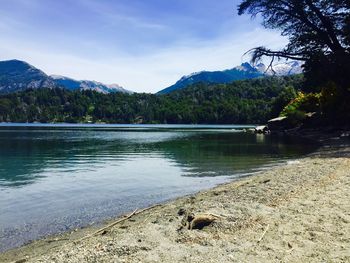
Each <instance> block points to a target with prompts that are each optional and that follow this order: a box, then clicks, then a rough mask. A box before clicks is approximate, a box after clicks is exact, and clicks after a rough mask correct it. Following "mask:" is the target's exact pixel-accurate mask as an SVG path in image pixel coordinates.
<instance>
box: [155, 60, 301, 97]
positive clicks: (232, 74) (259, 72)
mask: <svg viewBox="0 0 350 263" xmlns="http://www.w3.org/2000/svg"><path fill="white" fill-rule="evenodd" d="M272 69H273V70H272ZM272 69H271V68H269V69H267V67H266V66H265V64H263V63H260V64H257V65H255V66H253V65H251V64H250V63H247V62H246V63H243V64H242V65H240V66H237V67H234V68H232V69H228V70H223V71H200V72H196V73H192V74H190V75H187V76H183V77H182V78H181V79H180V80H179V81H177V82H176V83H175V84H174V85H172V86H170V87H168V88H166V89H163V90H161V91H159V92H158V94H167V93H170V92H172V91H175V90H178V89H183V88H186V87H188V86H190V85H192V84H195V83H199V82H204V83H231V82H233V81H236V80H244V79H252V78H258V77H264V76H272V75H276V76H286V75H293V74H299V73H302V63H300V62H298V61H287V62H285V63H278V64H275V65H274V66H273V67H272Z"/></svg>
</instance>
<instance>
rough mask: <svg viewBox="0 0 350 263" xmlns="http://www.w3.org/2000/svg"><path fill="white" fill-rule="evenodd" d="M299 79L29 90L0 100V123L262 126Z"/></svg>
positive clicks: (288, 96) (296, 85) (298, 82)
mask: <svg viewBox="0 0 350 263" xmlns="http://www.w3.org/2000/svg"><path fill="white" fill-rule="evenodd" d="M301 81H302V76H291V77H270V78H259V79H253V80H244V81H236V82H233V83H231V84H204V83H199V84H195V85H193V86H191V87H189V88H186V89H182V90H178V91H175V92H172V93H170V94H166V95H156V94H144V93H141V94H140V93H135V94H125V93H114V94H101V93H97V92H94V91H67V90H63V89H58V88H57V89H35V90H34V89H31V90H26V91H24V92H20V93H13V94H8V95H2V96H0V121H11V122H70V123H75V122H96V123H101V122H103V123H168V124H233V123H242V124H243V123H264V122H266V121H267V120H268V119H270V118H272V117H275V116H276V115H275V112H276V109H278V108H280V107H281V105H282V104H283V103H284V102H285V101H287V100H288V99H289V98H290V97H292V96H293V94H294V93H295V91H294V89H299V88H298V87H299V86H300V83H301Z"/></svg>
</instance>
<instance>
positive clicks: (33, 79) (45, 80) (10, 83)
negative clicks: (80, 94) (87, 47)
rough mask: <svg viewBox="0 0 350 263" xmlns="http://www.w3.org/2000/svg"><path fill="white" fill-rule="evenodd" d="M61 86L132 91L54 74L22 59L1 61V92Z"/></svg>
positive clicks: (102, 90) (112, 85) (70, 88)
mask: <svg viewBox="0 0 350 263" xmlns="http://www.w3.org/2000/svg"><path fill="white" fill-rule="evenodd" d="M55 87H61V88H65V89H68V90H77V89H80V90H95V91H97V92H101V93H115V92H124V93H132V92H131V91H128V90H126V89H124V88H122V87H121V86H119V85H118V84H110V85H107V84H103V83H100V82H97V81H89V80H82V81H78V80H74V79H71V78H67V77H63V76H58V75H52V76H48V75H46V74H45V73H44V72H43V71H41V70H40V69H37V68H35V67H34V66H32V65H30V64H28V63H27V62H25V61H20V60H7V61H0V93H11V92H16V91H23V90H26V89H30V88H32V89H38V88H55Z"/></svg>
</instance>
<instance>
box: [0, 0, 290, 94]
mask: <svg viewBox="0 0 350 263" xmlns="http://www.w3.org/2000/svg"><path fill="white" fill-rule="evenodd" d="M239 2H240V1H238V0H220V1H217V0H60V1H57V0H0V5H1V9H0V17H1V19H0V34H1V42H0V59H1V60H5V59H13V58H16V59H21V60H25V61H27V62H29V63H31V64H33V65H34V66H36V67H38V68H40V69H42V70H44V71H45V72H46V73H48V74H59V75H64V76H68V77H72V78H76V79H89V80H96V81H101V82H104V83H118V84H120V85H122V86H123V87H125V88H127V89H130V90H134V91H138V92H141V91H144V92H156V91H158V90H160V89H162V88H165V87H167V86H169V85H171V84H173V83H174V82H175V81H176V80H178V79H179V78H180V77H181V76H183V75H186V74H189V73H191V72H196V71H201V70H221V69H227V68H232V67H234V66H236V65H238V64H240V63H242V62H243V61H246V60H248V59H249V58H248V57H243V58H242V55H243V53H244V52H245V51H247V50H248V49H250V48H252V47H255V46H258V45H266V46H269V47H272V48H279V47H281V46H283V45H284V44H285V42H286V41H285V39H283V38H282V37H281V36H280V35H279V33H278V32H274V31H267V30H265V29H263V28H262V26H260V24H259V21H254V20H251V19H250V18H249V17H247V16H238V15H237V12H236V9H237V4H238V3H239Z"/></svg>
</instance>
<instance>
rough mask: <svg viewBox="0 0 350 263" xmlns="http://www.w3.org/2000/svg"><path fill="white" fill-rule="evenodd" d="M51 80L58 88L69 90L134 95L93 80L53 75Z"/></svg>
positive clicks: (118, 87)
mask: <svg viewBox="0 0 350 263" xmlns="http://www.w3.org/2000/svg"><path fill="white" fill-rule="evenodd" d="M51 78H52V79H53V80H54V81H55V83H56V84H57V85H58V86H61V87H64V88H66V89H69V90H78V89H79V90H95V91H97V92H101V93H105V94H107V93H115V92H123V93H132V92H131V91H129V90H126V89H124V88H123V87H121V86H120V85H118V84H103V83H101V82H97V81H92V80H75V79H72V78H68V77H64V76H59V75H51Z"/></svg>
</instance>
